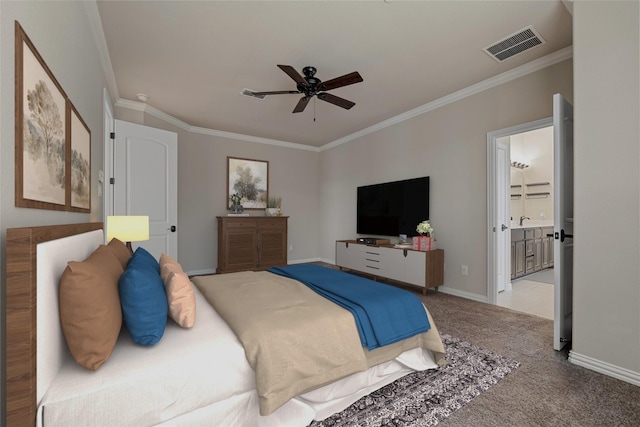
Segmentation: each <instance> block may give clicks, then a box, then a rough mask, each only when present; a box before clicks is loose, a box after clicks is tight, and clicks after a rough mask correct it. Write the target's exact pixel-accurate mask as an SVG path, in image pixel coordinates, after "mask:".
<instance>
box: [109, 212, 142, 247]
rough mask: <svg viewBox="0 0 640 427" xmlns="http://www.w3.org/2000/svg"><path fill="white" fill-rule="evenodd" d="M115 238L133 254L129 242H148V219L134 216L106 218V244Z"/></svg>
mask: <svg viewBox="0 0 640 427" xmlns="http://www.w3.org/2000/svg"><path fill="white" fill-rule="evenodd" d="M113 238H116V239H118V240H120V241H121V242H126V245H127V248H129V251H131V253H132V254H133V248H132V247H131V242H140V241H143V240H149V217H148V216H135V215H116V216H107V242H109V241H111V239H113Z"/></svg>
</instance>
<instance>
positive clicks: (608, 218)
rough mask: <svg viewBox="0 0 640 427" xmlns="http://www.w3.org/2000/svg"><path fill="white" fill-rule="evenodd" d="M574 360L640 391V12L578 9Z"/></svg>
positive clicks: (608, 6) (623, 7) (626, 6)
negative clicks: (622, 375)
mask: <svg viewBox="0 0 640 427" xmlns="http://www.w3.org/2000/svg"><path fill="white" fill-rule="evenodd" d="M573 28H574V43H575V44H574V49H575V50H574V52H575V57H574V61H575V74H574V75H575V92H576V96H575V109H574V120H575V122H574V129H575V152H574V159H575V181H574V185H575V204H574V206H575V226H574V232H575V236H576V238H575V248H574V294H573V295H574V312H573V321H574V328H573V347H572V355H571V358H572V361H574V359H575V360H577V361H579V362H581V363H586V364H588V363H589V362H590V361H591V359H593V360H595V361H596V362H597V361H603V362H607V363H610V364H611V365H614V366H611V371H609V372H608V373H609V374H611V373H612V372H615V371H618V372H623V371H620V370H619V369H618V368H623V369H628V370H629V371H628V372H626V375H628V376H634V378H635V379H636V384H638V385H640V263H639V262H638V261H639V260H640V172H639V171H640V169H639V168H638V161H639V160H640V146H639V145H640V129H639V127H640V81H639V80H640V78H639V76H640V58H639V52H640V7H639V3H638V2H637V1H628V2H582V1H580V2H574V27H573Z"/></svg>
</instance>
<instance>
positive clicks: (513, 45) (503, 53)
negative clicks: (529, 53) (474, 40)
mask: <svg viewBox="0 0 640 427" xmlns="http://www.w3.org/2000/svg"><path fill="white" fill-rule="evenodd" d="M544 43H545V41H544V39H543V38H542V37H540V35H539V34H538V32H537V31H536V30H534V29H533V27H532V26H528V27H526V28H524V29H522V30H520V31H518V32H517V33H514V34H512V35H510V36H508V37H506V38H504V39H502V40H500V41H498V42H496V43H494V44H492V45H491V46H488V47H485V48H484V49H482V50H484V51H485V52H486V53H487V55H489V56H491V57H492V58H493V59H495V60H496V61H498V62H502V61H504V60H505V59H509V58H511V57H512V56H515V55H517V54H519V53H522V52H524V51H526V50H529V49H532V48H534V47H536V46H540V45H543V44H544Z"/></svg>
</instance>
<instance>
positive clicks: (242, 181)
mask: <svg viewBox="0 0 640 427" xmlns="http://www.w3.org/2000/svg"><path fill="white" fill-rule="evenodd" d="M234 194H236V195H238V196H239V197H240V204H241V205H242V206H243V207H244V209H265V208H266V207H267V200H268V198H269V162H268V161H264V160H253V159H240V158H236V157H227V207H231V205H232V202H231V196H232V195H234Z"/></svg>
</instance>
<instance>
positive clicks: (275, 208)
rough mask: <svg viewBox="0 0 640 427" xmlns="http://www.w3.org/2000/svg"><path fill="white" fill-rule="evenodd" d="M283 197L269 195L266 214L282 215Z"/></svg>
mask: <svg viewBox="0 0 640 427" xmlns="http://www.w3.org/2000/svg"><path fill="white" fill-rule="evenodd" d="M281 204H282V198H281V197H275V196H269V198H268V199H267V208H266V209H265V210H264V211H265V215H266V216H280V206H281Z"/></svg>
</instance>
